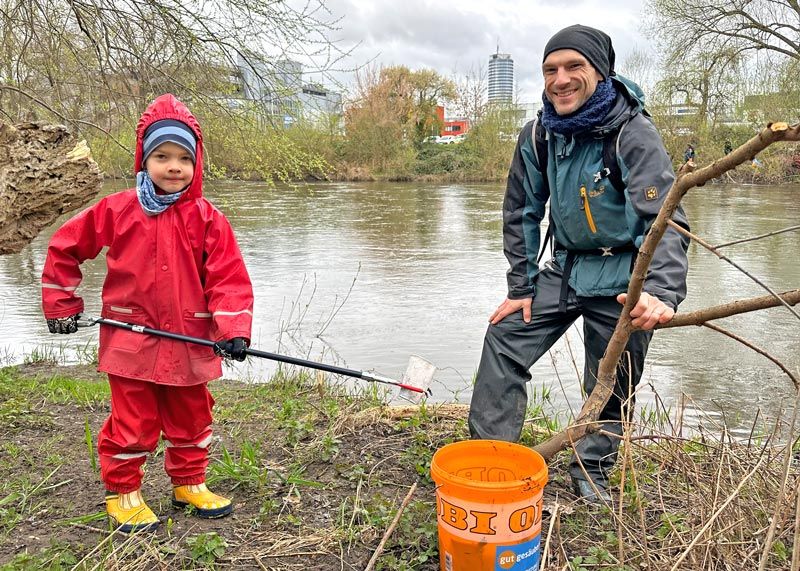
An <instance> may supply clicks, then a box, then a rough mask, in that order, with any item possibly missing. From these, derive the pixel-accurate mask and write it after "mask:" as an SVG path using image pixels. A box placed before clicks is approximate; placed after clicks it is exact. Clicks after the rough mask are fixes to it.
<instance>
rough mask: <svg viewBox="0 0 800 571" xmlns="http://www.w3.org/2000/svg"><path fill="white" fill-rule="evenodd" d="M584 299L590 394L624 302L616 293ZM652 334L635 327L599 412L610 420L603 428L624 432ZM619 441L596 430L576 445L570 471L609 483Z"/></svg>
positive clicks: (585, 378)
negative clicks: (625, 419) (625, 404)
mask: <svg viewBox="0 0 800 571" xmlns="http://www.w3.org/2000/svg"><path fill="white" fill-rule="evenodd" d="M581 301H582V304H583V306H584V312H583V319H584V344H585V360H586V362H585V366H584V373H583V386H584V390H585V391H586V394H587V395H589V394H591V392H592V391H593V390H594V387H595V385H596V384H597V369H598V366H599V364H600V359H601V358H602V357H603V354H604V353H605V350H606V347H607V346H608V342H609V341H610V339H611V336H612V334H613V332H614V328H615V327H616V323H617V320H618V319H619V314H620V313H621V312H622V305H620V304H619V303H618V302H617V301H616V298H614V297H601V298H582V300H581ZM652 335H653V334H652V332H649V331H635V332H634V333H633V334H631V336H630V339H629V340H628V344H627V345H626V346H625V352H624V353H623V354H622V357H621V358H620V363H619V365H618V366H617V376H616V382H615V386H614V392H613V394H612V395H611V397H610V398H609V399H608V403H606V406H605V407H604V408H603V410H602V411H601V412H600V416H599V420H605V421H608V422H605V423H604V424H603V425H602V430H603V431H605V432H610V433H612V434H617V435H620V436H621V435H622V429H623V427H622V409H623V403H624V402H627V403H628V404H629V406H626V407H625V408H626V409H627V413H628V416H629V417H630V415H631V413H632V410H633V398H632V396H631V395H632V393H633V391H634V390H635V389H636V386H637V385H638V384H639V380H640V379H641V377H642V372H643V371H644V360H645V357H646V355H647V348H648V346H649V343H650V339H651V337H652ZM629 397H630V398H629ZM619 443H620V439H619V438H615V437H614V436H609V435H605V434H599V433H593V434H589V435H588V436H586V437H584V438H583V439H581V440H580V442H578V443H577V444H576V446H575V450H576V451H577V456H578V458H580V462H579V461H578V458H573V460H572V462H571V463H570V475H571V476H572V477H573V478H578V479H586V478H587V476H588V479H590V480H593V481H595V482H597V483H600V484H603V485H607V483H608V475H609V472H610V470H611V469H612V468H613V467H614V464H615V462H616V460H617V450H618V449H619Z"/></svg>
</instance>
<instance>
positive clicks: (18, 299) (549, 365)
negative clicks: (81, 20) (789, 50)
mask: <svg viewBox="0 0 800 571" xmlns="http://www.w3.org/2000/svg"><path fill="white" fill-rule="evenodd" d="M110 190H111V188H109V191H110ZM208 195H209V196H210V198H211V199H212V200H213V201H214V202H215V204H217V205H218V206H219V207H220V208H221V209H222V210H223V211H224V212H225V213H226V214H227V215H228V217H229V219H230V221H231V222H232V224H233V226H234V228H235V229H236V232H237V235H238V237H239V241H240V245H241V247H242V250H243V253H244V256H245V259H246V261H247V264H248V268H249V269H250V272H251V276H252V278H253V283H254V286H255V290H256V307H255V310H256V311H255V327H254V333H253V344H254V346H256V347H258V348H261V349H264V350H268V351H283V352H289V353H292V354H295V355H302V356H306V357H310V358H313V359H319V360H325V361H329V362H337V363H338V364H340V365H344V366H349V367H351V368H356V369H375V370H377V371H379V372H381V373H383V374H386V375H391V376H400V375H401V374H402V372H403V370H404V369H405V367H406V363H407V361H408V356H409V355H410V354H419V355H422V356H424V357H426V358H427V359H429V360H431V361H432V362H434V363H435V364H436V365H437V366H438V367H439V368H440V371H439V373H438V374H437V379H436V383H435V386H434V391H435V393H436V396H437V398H442V399H444V398H454V397H455V398H458V399H460V400H462V401H467V400H468V399H469V395H470V390H471V380H472V376H473V374H474V371H475V368H476V366H477V362H478V358H479V356H480V351H481V346H482V340H483V332H484V330H485V327H486V318H487V316H488V315H489V313H491V311H492V310H493V309H494V307H495V306H496V305H497V304H498V303H499V302H500V301H501V300H502V299H503V297H504V292H505V270H506V262H505V258H504V257H503V254H502V237H501V214H500V207H501V202H502V185H501V184H495V185H439V186H429V185H421V184H395V183H392V184H320V185H311V186H302V187H298V188H274V189H270V188H266V187H264V186H263V185H260V184H253V183H230V182H226V183H222V184H217V186H216V187H215V188H209V190H208ZM799 195H800V188H797V187H755V186H744V187H736V186H708V187H704V188H701V189H694V190H693V191H692V192H691V194H690V196H689V197H688V198H687V199H686V201H685V207H686V210H687V213H688V215H689V219H690V221H691V223H692V229H693V230H694V231H695V232H696V233H698V234H699V235H700V236H702V237H704V238H705V239H706V240H708V241H710V242H711V243H721V242H725V241H729V240H735V239H738V238H742V237H746V236H752V235H757V234H762V233H766V232H770V231H773V230H776V229H779V228H783V227H787V226H791V225H794V224H797V220H798V218H800V204H799V203H800V201H799V200H798V199H797V198H798V196H799ZM54 228H55V226H54ZM54 228H51V229H49V230H48V231H47V232H45V233H43V235H42V236H39V237H38V238H37V239H36V240H35V241H34V242H33V243H32V244H31V245H30V246H29V247H27V248H26V249H25V250H24V251H23V252H22V253H21V254H19V255H12V256H4V257H0V293H1V295H2V297H1V299H0V302H1V303H2V305H1V306H0V330H2V349H0V351H3V352H4V355H5V357H6V360H10V361H19V360H21V359H22V355H23V354H24V353H25V352H28V353H29V352H30V351H31V350H32V349H33V348H34V347H35V346H37V345H41V344H43V343H54V342H56V343H61V344H63V345H65V346H66V347H67V349H74V348H77V347H80V346H82V345H84V344H85V343H87V342H92V341H93V340H94V339H96V334H97V333H96V331H82V332H81V333H79V334H77V335H74V336H70V337H59V338H56V337H53V336H50V335H49V334H48V333H47V328H46V326H45V324H44V320H43V318H42V316H41V310H40V306H39V303H40V302H39V299H40V289H39V276H40V273H41V268H42V263H43V259H44V254H45V248H46V244H47V240H48V238H49V235H50V233H51V232H52V231H53V229H54ZM798 247H800V233H798V232H792V233H785V234H781V235H778V236H774V237H771V238H768V239H765V240H761V241H758V242H754V243H748V244H742V245H737V246H732V247H730V248H728V249H726V250H725V252H726V254H727V255H729V256H731V257H732V258H733V259H735V260H736V261H737V262H739V263H740V264H741V265H743V266H744V267H745V268H747V269H748V270H749V271H751V272H752V273H754V274H755V275H757V276H759V277H760V278H762V279H764V280H765V281H766V282H767V283H768V284H770V286H771V287H773V288H774V289H776V290H779V291H782V290H786V289H792V288H797V287H798V286H799V285H800V265H799V264H798V263H797V255H796V252H797V251H798ZM690 258H691V271H690V276H689V297H688V298H687V300H686V301H685V302H684V304H683V305H682V306H681V311H688V310H693V309H698V308H702V307H705V306H708V305H715V304H718V303H724V302H727V301H731V300H734V299H737V298H741V297H748V296H755V295H763V293H764V292H763V290H761V289H760V288H759V287H758V286H757V285H756V284H754V283H752V282H751V281H750V280H748V279H746V278H745V277H744V276H743V275H742V274H741V273H739V272H737V271H736V270H735V269H734V268H732V267H730V266H729V265H727V264H725V263H723V262H721V261H719V260H718V259H717V258H716V257H715V256H713V255H712V254H710V253H708V252H706V251H705V250H702V249H701V248H699V247H697V246H695V245H693V246H692V248H691V250H690ZM83 269H84V281H83V284H82V286H81V288H80V290H79V293H80V294H81V295H83V297H84V298H85V300H86V303H87V308H88V310H89V311H91V312H95V313H96V312H97V311H98V309H99V306H100V304H99V298H100V294H99V292H100V287H101V285H102V278H103V272H104V264H103V261H102V259H100V260H95V261H92V262H89V263H87V264H84V266H83ZM725 326H726V327H728V328H729V329H731V330H732V331H734V332H735V333H738V334H740V335H742V336H744V337H746V338H747V339H749V340H751V341H752V342H754V343H756V344H758V345H760V346H762V347H764V348H766V349H767V350H769V351H770V352H771V353H772V354H773V355H775V356H776V357H778V358H780V359H782V360H783V361H784V362H785V363H786V364H787V365H789V366H790V367H792V368H793V369H797V368H798V366H800V335H798V333H799V332H800V327H799V326H800V322H799V321H798V320H797V319H796V318H794V317H793V316H792V315H791V314H789V313H788V312H787V311H786V310H781V309H773V310H769V311H766V312H761V313H760V314H751V315H747V316H740V317H737V318H734V319H730V320H727V322H726V324H725ZM582 367H583V355H582V345H581V341H580V334H579V329H578V328H573V329H572V330H571V331H570V333H569V335H568V337H567V338H566V340H565V341H564V342H561V343H559V344H558V345H557V346H556V347H554V349H553V351H552V352H551V355H550V358H549V359H548V358H545V359H543V360H542V361H541V362H540V363H538V364H537V365H536V366H535V367H534V369H533V373H534V385H535V386H537V387H538V386H540V385H542V384H545V385H547V386H549V387H550V388H551V389H552V394H553V398H554V399H555V400H556V401H557V402H558V403H560V404H559V406H560V407H561V408H563V409H564V410H566V409H568V408H569V407H572V408H573V409H575V410H577V408H578V407H579V406H580V396H579V391H578V388H577V387H578V385H577V371H581V370H582ZM272 370H274V365H273V364H272V363H270V362H267V361H258V362H250V363H248V364H246V365H244V366H240V367H238V368H235V369H231V370H229V374H230V375H232V376H239V377H242V378H256V379H258V378H263V377H265V376H268V375H269V374H270V372H271V371H272ZM644 381H645V383H646V384H649V385H651V386H652V387H654V388H655V390H656V391H657V392H658V394H659V396H660V397H661V398H662V399H663V400H664V401H665V402H666V403H667V404H674V403H676V402H677V401H678V399H679V398H680V395H681V393H685V394H686V395H687V397H688V398H689V399H690V402H691V403H693V405H692V406H693V407H696V408H698V409H702V410H706V411H710V412H712V413H720V414H722V413H724V414H725V415H726V418H727V419H728V421H729V422H730V423H731V424H734V425H744V424H747V422H748V419H751V418H752V417H753V416H754V414H755V411H756V410H757V409H759V408H761V409H762V410H764V411H766V412H768V413H769V412H773V413H774V412H776V411H777V410H778V409H779V408H780V407H782V406H785V403H787V402H789V401H787V400H786V399H787V397H789V396H790V394H791V391H790V387H789V382H788V380H787V379H786V377H785V376H784V375H783V374H782V373H781V372H780V371H779V370H778V369H777V368H776V367H774V366H772V365H771V364H770V363H768V362H767V361H766V360H765V359H764V358H763V357H761V356H760V355H757V354H756V353H754V352H752V351H749V350H747V349H745V348H744V347H742V346H740V345H738V344H736V343H735V342H733V341H732V340H730V339H728V338H726V337H723V336H721V335H719V334H716V333H714V332H711V331H707V330H704V329H701V328H682V329H680V330H668V331H664V332H660V333H658V334H657V335H656V338H655V340H654V342H653V344H652V345H651V351H650V356H649V358H648V367H647V369H646V373H645V378H644ZM652 398H653V397H652V395H651V394H650V393H649V392H648V390H645V391H644V393H643V395H642V397H641V399H640V402H647V401H648V400H651V399H652ZM737 417H738V419H737Z"/></svg>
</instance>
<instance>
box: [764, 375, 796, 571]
mask: <svg viewBox="0 0 800 571" xmlns="http://www.w3.org/2000/svg"><path fill="white" fill-rule="evenodd" d="M796 386H797V385H796V384H795V387H796ZM798 407H800V392H798V393H797V396H796V398H795V399H794V412H793V413H792V422H791V423H790V424H789V442H788V443H787V444H786V451H785V453H784V457H783V480H782V481H781V486H780V490H778V497H777V498H775V510H774V511H773V513H772V523H770V526H769V531H768V532H767V537H766V539H765V540H764V550H763V551H762V552H761V561H760V562H759V564H758V571H764V570H765V569H766V568H767V562H768V561H769V556H770V554H771V553H772V542H773V541H774V540H775V531H776V530H777V529H778V520H779V519H780V512H781V505H782V504H783V501H784V499H785V498H786V484H787V482H788V480H789V471H790V469H791V466H792V452H793V451H792V442H793V439H794V428H795V426H796V425H797V409H798Z"/></svg>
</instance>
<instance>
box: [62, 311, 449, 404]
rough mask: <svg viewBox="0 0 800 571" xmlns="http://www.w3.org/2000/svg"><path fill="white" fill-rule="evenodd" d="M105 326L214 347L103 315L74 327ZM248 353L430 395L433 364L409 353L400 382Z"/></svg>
mask: <svg viewBox="0 0 800 571" xmlns="http://www.w3.org/2000/svg"><path fill="white" fill-rule="evenodd" d="M97 324H100V325H109V326H111V327H117V328H120V329H127V330H128V331H132V332H134V333H141V334H143V335H155V336H156V337H164V338H166V339H172V340H174V341H183V342H185V343H194V344H196V345H204V346H206V347H210V348H211V349H214V347H216V345H217V344H216V343H215V342H214V341H211V340H209V339H201V338H199V337H189V336H188V335H181V334H180V333H172V332H171V331H162V330H160V329H153V328H151V327H145V326H144V325H136V324H133V323H125V322H124V321H117V320H116V319H108V318H105V317H94V316H90V315H83V314H81V315H80V316H79V317H78V327H91V326H93V325H97ZM245 352H246V353H247V354H248V355H252V356H253V357H260V358H262V359H269V360H271V361H278V362H280V363H288V364H290V365H298V366H300V367H308V368H310V369H317V370H319V371H326V372H328V373H334V374H337V375H344V376H346V377H353V378H356V379H364V380H365V381H370V382H375V383H382V384H385V385H394V386H396V387H400V393H399V394H398V396H400V397H401V398H404V399H406V400H409V401H411V402H413V403H419V402H420V401H421V400H422V398H423V397H425V396H426V395H430V394H432V393H431V390H430V388H429V387H430V384H431V381H432V380H433V375H434V373H435V372H436V367H435V366H434V365H433V364H432V363H429V362H428V361H426V360H425V359H423V358H422V357H418V356H416V355H412V356H411V358H410V359H409V363H408V367H407V368H406V372H405V373H404V374H403V379H402V381H396V380H394V379H391V378H389V377H384V376H382V375H376V374H373V373H367V372H364V371H356V370H355V369H346V368H344V367H337V366H335V365H328V364H326V363H318V362H316V361H308V360H306V359H300V358H297V357H289V356H287V355H279V354H278V353H269V352H267V351H260V350H258V349H252V348H250V347H248V348H247V349H246V351H245Z"/></svg>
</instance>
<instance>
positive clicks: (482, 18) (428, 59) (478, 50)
mask: <svg viewBox="0 0 800 571" xmlns="http://www.w3.org/2000/svg"><path fill="white" fill-rule="evenodd" d="M326 5H327V6H328V8H329V9H330V10H331V12H332V14H333V16H335V17H341V18H342V20H341V22H340V23H339V26H340V27H341V30H340V31H339V32H338V34H337V37H338V38H340V39H341V41H342V46H343V47H345V46H353V45H356V44H359V45H358V46H357V47H356V48H355V50H354V53H353V58H352V59H351V60H350V61H349V62H348V64H349V65H359V64H363V63H364V62H367V61H369V60H371V59H374V60H375V61H376V62H377V63H379V64H382V65H384V66H387V65H406V66H408V67H410V68H412V69H419V68H423V67H428V68H433V69H435V70H436V71H438V72H439V73H441V74H444V75H447V76H453V75H457V74H461V75H463V74H465V73H466V72H467V71H469V70H470V69H476V68H478V67H479V66H483V67H484V69H485V68H486V66H487V65H488V61H489V56H490V55H491V54H493V53H494V52H495V51H496V50H497V44H498V42H499V44H500V51H501V52H502V53H510V54H511V56H512V58H513V59H514V70H515V75H516V85H517V91H518V93H519V96H520V100H521V101H523V102H528V101H533V100H538V99H539V98H540V96H541V90H542V82H541V70H540V66H541V58H542V49H543V48H544V45H545V43H546V42H547V40H548V39H549V38H550V36H552V35H553V34H554V33H555V32H557V31H558V30H560V29H561V28H563V27H565V26H569V25H571V24H584V25H588V26H593V27H596V28H600V29H602V30H604V31H605V32H607V33H608V34H609V35H610V36H611V38H612V40H613V42H614V48H615V50H616V52H617V63H618V65H619V63H621V62H622V61H624V59H625V56H626V55H627V54H629V53H630V52H631V51H632V50H634V49H639V50H645V51H646V50H648V49H649V46H648V42H647V39H646V38H645V37H644V36H643V32H642V31H641V30H640V22H641V18H642V8H643V5H644V0H615V1H612V0H584V1H566V0H551V1H544V0H516V1H510V0H328V1H327V2H326ZM340 77H342V80H343V81H347V79H346V77H345V76H340Z"/></svg>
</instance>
